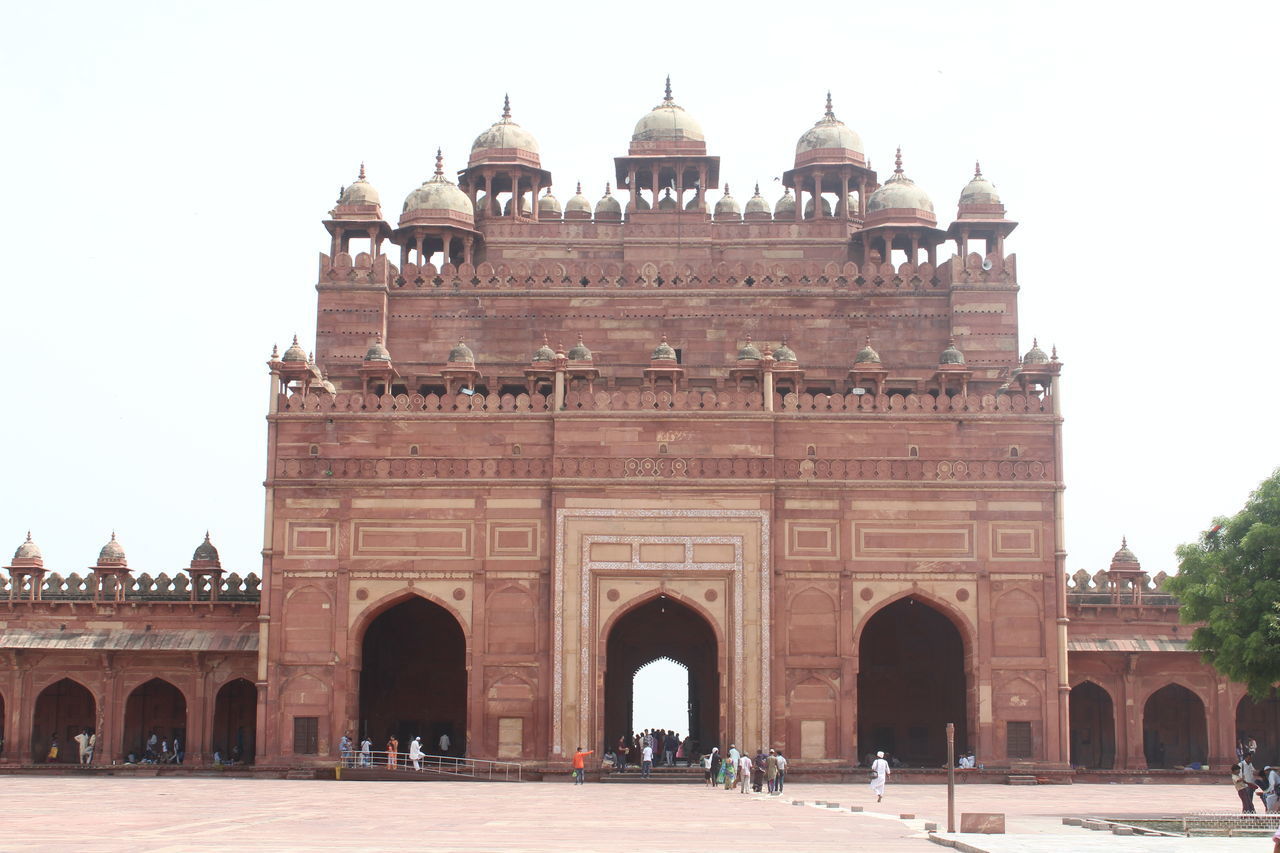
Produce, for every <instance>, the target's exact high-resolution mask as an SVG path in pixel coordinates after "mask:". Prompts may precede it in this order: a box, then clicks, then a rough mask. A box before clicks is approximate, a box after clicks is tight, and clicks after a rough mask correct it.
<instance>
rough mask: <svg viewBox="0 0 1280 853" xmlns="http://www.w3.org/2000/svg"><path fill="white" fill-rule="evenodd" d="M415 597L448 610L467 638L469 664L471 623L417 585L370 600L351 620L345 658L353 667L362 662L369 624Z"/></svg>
mask: <svg viewBox="0 0 1280 853" xmlns="http://www.w3.org/2000/svg"><path fill="white" fill-rule="evenodd" d="M415 598H420V599H422V600H424V601H429V602H431V603H432V604H435V605H437V606H439V607H442V608H444V609H445V610H447V611H448V612H449V615H450V616H452V617H453V618H454V619H455V620H456V621H457V623H458V626H459V627H461V628H462V635H463V637H465V638H466V640H467V665H468V666H470V661H471V624H470V622H469V621H468V620H467V619H466V617H464V616H463V615H462V613H461V612H459V611H458V609H457V608H456V607H454V606H453V605H452V604H450V603H449V602H447V601H445V600H444V599H443V598H441V597H440V596H438V595H434V594H432V593H430V592H428V591H426V590H422V589H418V588H417V587H403V588H401V589H398V590H395V591H394V592H389V593H387V594H386V595H384V596H382V597H381V598H378V599H376V600H374V601H371V602H370V603H369V604H368V605H366V606H365V608H364V609H363V610H361V611H360V612H359V613H358V614H356V618H355V619H354V620H353V621H352V622H351V627H350V629H349V630H348V631H347V659H348V660H349V661H351V666H352V668H353V669H356V670H359V669H360V668H361V666H362V664H363V662H362V657H363V655H362V654H361V647H362V645H363V644H364V637H365V634H367V633H368V631H369V626H370V625H372V624H373V623H374V622H375V621H376V620H377V619H378V617H379V616H381V615H383V614H384V613H386V612H387V611H388V610H390V609H391V608H393V607H396V606H398V605H400V604H404V603H405V602H406V601H412V600H413V599H415Z"/></svg>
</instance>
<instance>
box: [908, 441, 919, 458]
mask: <svg viewBox="0 0 1280 853" xmlns="http://www.w3.org/2000/svg"><path fill="white" fill-rule="evenodd" d="M907 455H908V456H910V457H911V458H912V459H915V458H916V457H917V456H919V455H920V448H919V447H916V446H915V445H914V444H908V445H907Z"/></svg>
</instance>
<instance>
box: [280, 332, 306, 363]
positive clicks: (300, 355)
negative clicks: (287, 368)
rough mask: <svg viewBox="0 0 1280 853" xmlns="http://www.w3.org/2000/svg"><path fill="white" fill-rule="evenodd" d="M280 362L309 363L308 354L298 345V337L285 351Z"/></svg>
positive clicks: (295, 337)
mask: <svg viewBox="0 0 1280 853" xmlns="http://www.w3.org/2000/svg"><path fill="white" fill-rule="evenodd" d="M280 360H281V361H296V362H302V363H303V364H306V363H307V352H306V350H304V349H303V348H302V347H301V346H299V345H298V336H297V335H294V336H293V343H292V344H290V345H289V348H288V349H287V350H285V351H284V355H283V356H281V358H280Z"/></svg>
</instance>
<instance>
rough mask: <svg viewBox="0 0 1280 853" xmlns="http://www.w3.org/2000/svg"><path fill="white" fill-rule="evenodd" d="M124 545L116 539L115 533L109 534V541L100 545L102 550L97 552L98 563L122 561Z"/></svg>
mask: <svg viewBox="0 0 1280 853" xmlns="http://www.w3.org/2000/svg"><path fill="white" fill-rule="evenodd" d="M124 561H125V559H124V547H123V546H122V545H121V544H120V543H119V542H117V541H116V535H115V533H112V534H111V541H110V542H108V543H107V544H106V545H103V546H102V550H101V551H99V552H98V565H103V564H105V563H123V562H124Z"/></svg>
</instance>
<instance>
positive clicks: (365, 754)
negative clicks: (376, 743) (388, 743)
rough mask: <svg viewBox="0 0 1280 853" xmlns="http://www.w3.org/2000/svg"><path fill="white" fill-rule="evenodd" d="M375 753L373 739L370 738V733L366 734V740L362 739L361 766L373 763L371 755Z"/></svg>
mask: <svg viewBox="0 0 1280 853" xmlns="http://www.w3.org/2000/svg"><path fill="white" fill-rule="evenodd" d="M372 753H373V741H371V740H369V735H368V734H366V735H365V736H364V740H362V741H360V766H361V767H368V766H370V764H372V761H371V760H370V756H371V755H372Z"/></svg>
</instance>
